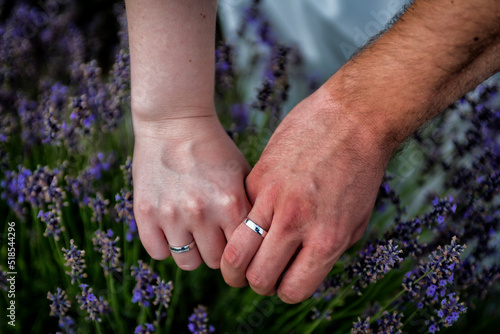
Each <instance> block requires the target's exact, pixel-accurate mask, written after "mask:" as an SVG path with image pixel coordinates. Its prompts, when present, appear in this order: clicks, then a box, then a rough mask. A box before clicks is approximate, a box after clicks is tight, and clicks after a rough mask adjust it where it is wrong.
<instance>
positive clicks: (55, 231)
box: [37, 209, 64, 240]
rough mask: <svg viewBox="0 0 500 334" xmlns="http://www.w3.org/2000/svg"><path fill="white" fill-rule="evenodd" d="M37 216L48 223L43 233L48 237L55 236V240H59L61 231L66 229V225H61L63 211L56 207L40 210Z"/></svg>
mask: <svg viewBox="0 0 500 334" xmlns="http://www.w3.org/2000/svg"><path fill="white" fill-rule="evenodd" d="M37 218H40V220H41V221H42V222H44V223H45V224H46V225H47V227H46V229H45V232H44V233H43V235H44V236H46V237H54V239H55V240H59V233H61V232H62V231H64V226H61V213H60V212H59V211H57V210H56V209H52V210H50V211H47V212H43V211H42V210H40V212H38V216H37Z"/></svg>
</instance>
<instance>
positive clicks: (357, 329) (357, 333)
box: [351, 318, 373, 334]
mask: <svg viewBox="0 0 500 334" xmlns="http://www.w3.org/2000/svg"><path fill="white" fill-rule="evenodd" d="M372 333H373V330H372V329H371V328H370V318H366V319H361V318H358V321H356V322H353V324H352V329H351V334H372Z"/></svg>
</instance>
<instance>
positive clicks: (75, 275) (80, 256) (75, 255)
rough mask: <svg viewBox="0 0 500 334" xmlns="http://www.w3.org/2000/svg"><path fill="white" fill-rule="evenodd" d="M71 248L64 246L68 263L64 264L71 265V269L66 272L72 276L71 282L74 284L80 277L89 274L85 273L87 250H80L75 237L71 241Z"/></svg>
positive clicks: (65, 258)
mask: <svg viewBox="0 0 500 334" xmlns="http://www.w3.org/2000/svg"><path fill="white" fill-rule="evenodd" d="M69 243H70V248H69V249H65V248H63V249H62V251H63V252H64V260H66V263H65V264H64V265H65V266H67V267H70V269H71V271H67V272H66V274H68V275H69V277H71V284H74V283H75V282H76V281H78V280H79V279H82V278H85V277H87V274H86V273H84V270H85V267H86V265H85V259H84V256H85V251H84V250H79V249H78V247H76V246H75V242H74V240H73V239H71V240H70V241H69Z"/></svg>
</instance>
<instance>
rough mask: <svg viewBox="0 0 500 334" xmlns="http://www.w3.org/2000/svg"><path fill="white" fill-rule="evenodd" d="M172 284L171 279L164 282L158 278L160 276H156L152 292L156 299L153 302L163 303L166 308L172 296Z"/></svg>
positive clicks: (155, 303)
mask: <svg viewBox="0 0 500 334" xmlns="http://www.w3.org/2000/svg"><path fill="white" fill-rule="evenodd" d="M173 288H174V285H173V284H172V281H170V282H168V283H165V281H163V280H160V277H157V278H156V286H154V288H153V289H154V294H155V296H156V299H155V300H154V302H153V304H154V305H157V304H160V305H163V307H165V308H168V304H169V303H170V298H171V297H172V289H173Z"/></svg>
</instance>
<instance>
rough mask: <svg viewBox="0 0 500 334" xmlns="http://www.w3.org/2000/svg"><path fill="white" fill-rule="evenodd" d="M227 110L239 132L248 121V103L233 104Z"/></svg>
mask: <svg viewBox="0 0 500 334" xmlns="http://www.w3.org/2000/svg"><path fill="white" fill-rule="evenodd" d="M229 112H230V114H231V118H232V119H233V122H234V123H235V125H236V131H237V132H239V133H241V132H243V131H244V130H245V129H246V127H247V126H248V123H249V121H248V114H249V108H248V105H246V104H242V103H237V104H233V105H232V106H231V107H230V108H229Z"/></svg>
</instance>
